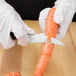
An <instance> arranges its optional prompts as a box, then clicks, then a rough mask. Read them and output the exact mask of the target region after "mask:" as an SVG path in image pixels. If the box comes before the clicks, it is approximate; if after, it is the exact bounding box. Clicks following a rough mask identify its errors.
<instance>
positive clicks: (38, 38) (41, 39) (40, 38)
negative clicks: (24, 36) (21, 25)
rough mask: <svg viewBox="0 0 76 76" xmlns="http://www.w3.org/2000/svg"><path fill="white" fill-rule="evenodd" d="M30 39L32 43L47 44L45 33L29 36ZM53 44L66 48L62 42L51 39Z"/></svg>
mask: <svg viewBox="0 0 76 76" xmlns="http://www.w3.org/2000/svg"><path fill="white" fill-rule="evenodd" d="M29 39H30V43H45V42H46V41H47V37H46V36H45V34H44V33H40V34H33V35H29ZM51 43H52V44H57V45H62V46H64V44H63V43H62V42H61V41H59V40H57V39H54V38H51Z"/></svg>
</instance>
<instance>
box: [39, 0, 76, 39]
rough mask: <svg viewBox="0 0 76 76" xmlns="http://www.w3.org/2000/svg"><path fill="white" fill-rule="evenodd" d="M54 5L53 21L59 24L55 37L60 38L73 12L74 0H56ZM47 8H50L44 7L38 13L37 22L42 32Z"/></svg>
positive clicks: (65, 30)
mask: <svg viewBox="0 0 76 76" xmlns="http://www.w3.org/2000/svg"><path fill="white" fill-rule="evenodd" d="M54 7H56V11H55V14H54V21H55V22H56V23H57V24H59V25H60V26H59V29H58V33H57V36H56V38H57V39H58V40H61V39H62V38H63V37H64V36H65V34H66V32H67V29H68V27H69V24H70V23H71V21H72V19H73V16H74V14H75V11H76V0H57V1H56V2H55V6H54ZM49 10H50V8H45V9H44V10H42V11H41V12H40V15H39V24H40V28H41V29H42V31H43V32H45V22H46V18H47V15H48V12H49Z"/></svg>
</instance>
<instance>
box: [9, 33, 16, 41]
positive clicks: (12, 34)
mask: <svg viewBox="0 0 76 76" xmlns="http://www.w3.org/2000/svg"><path fill="white" fill-rule="evenodd" d="M10 36H11V38H12V40H17V38H16V37H15V35H14V33H13V32H10Z"/></svg>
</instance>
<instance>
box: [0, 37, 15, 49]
mask: <svg viewBox="0 0 76 76" xmlns="http://www.w3.org/2000/svg"><path fill="white" fill-rule="evenodd" d="M13 46H15V41H13V40H12V39H11V37H9V40H8V42H4V41H3V43H2V46H1V47H2V48H4V49H9V48H11V47H13Z"/></svg>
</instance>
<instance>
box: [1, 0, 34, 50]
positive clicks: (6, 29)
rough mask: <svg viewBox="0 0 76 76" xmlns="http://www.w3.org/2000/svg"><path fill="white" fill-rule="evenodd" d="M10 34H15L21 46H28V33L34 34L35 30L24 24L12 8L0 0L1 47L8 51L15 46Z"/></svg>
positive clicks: (3, 0)
mask: <svg viewBox="0 0 76 76" xmlns="http://www.w3.org/2000/svg"><path fill="white" fill-rule="evenodd" d="M10 32H13V33H14V35H15V37H16V38H17V40H18V44H19V45H22V46H26V45H27V44H28V43H29V38H28V35H27V33H28V34H33V33H34V30H32V29H31V28H29V27H28V26H27V25H26V24H24V22H23V21H22V19H21V17H20V15H19V14H18V13H17V12H16V11H15V10H14V8H13V7H12V6H10V5H9V4H8V3H7V2H5V0H0V47H2V48H5V49H8V48H11V47H13V46H14V45H15V41H14V40H12V38H11V37H10Z"/></svg>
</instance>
